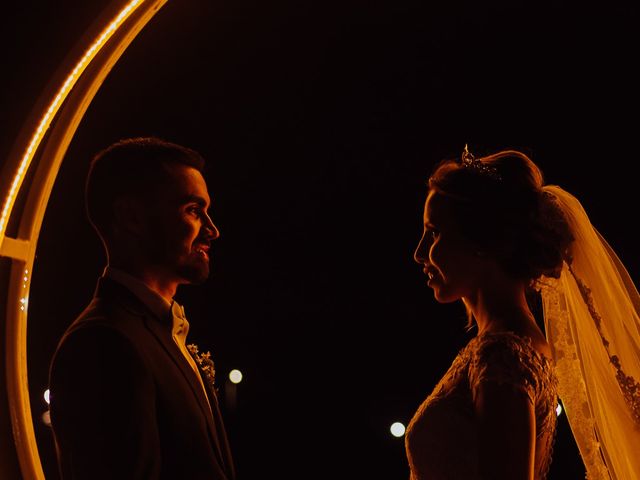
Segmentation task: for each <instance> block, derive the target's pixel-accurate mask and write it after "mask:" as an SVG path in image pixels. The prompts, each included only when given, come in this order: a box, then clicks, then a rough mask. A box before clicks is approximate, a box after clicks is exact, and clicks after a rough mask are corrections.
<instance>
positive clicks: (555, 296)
mask: <svg viewBox="0 0 640 480" xmlns="http://www.w3.org/2000/svg"><path fill="white" fill-rule="evenodd" d="M556 285H557V280H556V279H553V278H545V280H544V282H542V281H541V282H539V284H538V287H539V288H540V289H541V291H542V292H543V296H542V298H543V301H544V305H543V306H544V310H545V317H546V318H547V325H546V328H547V329H548V330H550V334H548V335H547V337H548V338H549V339H550V340H551V348H552V350H553V355H554V360H555V365H556V374H557V376H558V378H560V379H562V381H561V382H559V384H558V393H559V395H560V398H562V402H563V404H564V406H565V409H566V410H567V412H571V411H575V412H579V413H580V415H576V416H574V417H572V421H571V430H572V431H573V434H574V436H575V437H577V438H584V439H590V442H589V443H586V444H584V443H583V444H581V445H580V455H581V457H582V460H583V461H584V464H585V467H586V469H587V472H588V473H587V477H586V478H588V479H594V480H601V479H602V480H604V479H609V478H610V475H609V470H608V469H607V467H606V465H605V463H604V460H603V452H602V449H601V446H600V442H598V440H597V436H596V435H595V434H594V432H595V431H596V425H595V422H594V419H593V416H592V414H591V409H590V407H589V403H588V400H587V399H588V396H587V389H586V385H585V383H584V379H583V376H582V371H581V366H580V361H579V359H578V353H577V350H576V345H575V343H573V340H572V338H573V337H572V335H571V333H570V328H571V327H570V322H569V310H568V306H567V303H566V298H565V297H564V295H562V294H561V293H560V291H559V290H558V289H557V288H556Z"/></svg>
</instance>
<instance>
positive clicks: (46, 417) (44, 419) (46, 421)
mask: <svg viewBox="0 0 640 480" xmlns="http://www.w3.org/2000/svg"><path fill="white" fill-rule="evenodd" d="M42 423H44V424H45V425H46V426H47V427H50V426H51V413H50V412H49V410H47V411H46V412H44V413H43V414H42Z"/></svg>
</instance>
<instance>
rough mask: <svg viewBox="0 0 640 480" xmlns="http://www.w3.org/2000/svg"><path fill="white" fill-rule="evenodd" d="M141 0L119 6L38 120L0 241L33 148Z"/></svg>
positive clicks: (0, 221)
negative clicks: (63, 103)
mask: <svg viewBox="0 0 640 480" xmlns="http://www.w3.org/2000/svg"><path fill="white" fill-rule="evenodd" d="M142 1H144V0H132V1H131V2H130V3H129V4H128V5H127V6H126V7H124V8H123V9H122V11H120V13H119V14H118V16H117V17H116V18H115V19H114V20H113V21H112V22H111V23H110V24H109V25H108V26H107V28H105V30H104V31H103V32H102V34H101V35H100V36H99V37H98V39H97V40H96V41H95V42H94V43H93V44H92V45H91V46H90V47H89V49H88V50H87V51H86V52H85V54H84V56H83V57H82V58H81V59H80V61H79V62H78V63H77V64H76V66H75V68H74V69H73V70H72V72H71V73H70V74H69V76H68V77H67V79H66V80H65V82H64V84H63V85H62V87H60V90H58V93H57V94H56V96H55V98H54V99H53V101H52V102H51V104H50V105H49V108H48V109H47V111H46V113H45V114H44V116H43V117H42V119H41V120H40V123H39V125H38V128H37V129H36V132H35V133H34V135H33V136H32V137H31V141H30V142H29V146H28V147H27V150H26V152H25V154H24V155H23V157H22V160H21V161H20V165H19V166H18V171H17V172H16V174H15V176H14V177H13V182H11V187H10V188H9V193H8V194H7V197H6V199H5V202H4V206H3V207H2V213H1V214H0V243H1V242H2V238H3V237H4V231H5V229H6V226H7V221H8V219H9V214H10V213H11V209H12V207H13V204H14V203H15V200H16V196H17V194H18V191H19V190H20V186H21V185H22V182H23V180H24V177H25V173H26V171H27V169H28V168H29V165H30V164H31V160H33V156H34V153H35V151H36V150H37V149H38V147H39V145H40V142H41V141H42V138H43V137H44V133H45V132H46V130H47V129H48V128H49V125H51V121H52V120H53V117H54V116H55V114H56V113H58V110H59V109H60V106H61V104H62V102H63V101H64V100H65V99H66V98H67V95H69V92H70V91H71V88H72V87H73V86H74V85H75V83H76V82H77V80H78V78H79V77H80V75H81V74H82V72H84V70H85V68H86V67H87V65H88V64H89V62H90V61H91V60H92V59H93V57H94V56H95V54H96V53H97V52H98V51H99V50H100V49H101V48H102V46H103V45H104V44H105V43H106V42H107V40H109V38H111V36H112V35H113V33H114V32H115V31H116V30H117V29H118V27H119V26H120V25H121V24H122V22H124V21H125V20H126V19H127V18H128V17H129V15H130V14H131V13H132V12H133V11H134V10H135V8H136V7H137V6H138V4H139V3H141V2H142Z"/></svg>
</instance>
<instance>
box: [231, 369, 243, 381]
mask: <svg viewBox="0 0 640 480" xmlns="http://www.w3.org/2000/svg"><path fill="white" fill-rule="evenodd" d="M229 380H231V382H232V383H240V382H241V381H242V372H241V371H240V370H236V369H233V370H231V371H230V372H229Z"/></svg>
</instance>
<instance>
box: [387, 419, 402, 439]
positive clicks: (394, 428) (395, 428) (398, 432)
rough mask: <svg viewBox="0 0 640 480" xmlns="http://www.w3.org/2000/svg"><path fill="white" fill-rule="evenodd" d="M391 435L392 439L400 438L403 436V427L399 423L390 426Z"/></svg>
mask: <svg viewBox="0 0 640 480" xmlns="http://www.w3.org/2000/svg"><path fill="white" fill-rule="evenodd" d="M390 430H391V435H393V436H394V437H401V436H403V435H404V431H405V428H404V425H403V424H402V423H400V422H395V423H394V424H393V425H391V428H390Z"/></svg>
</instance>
